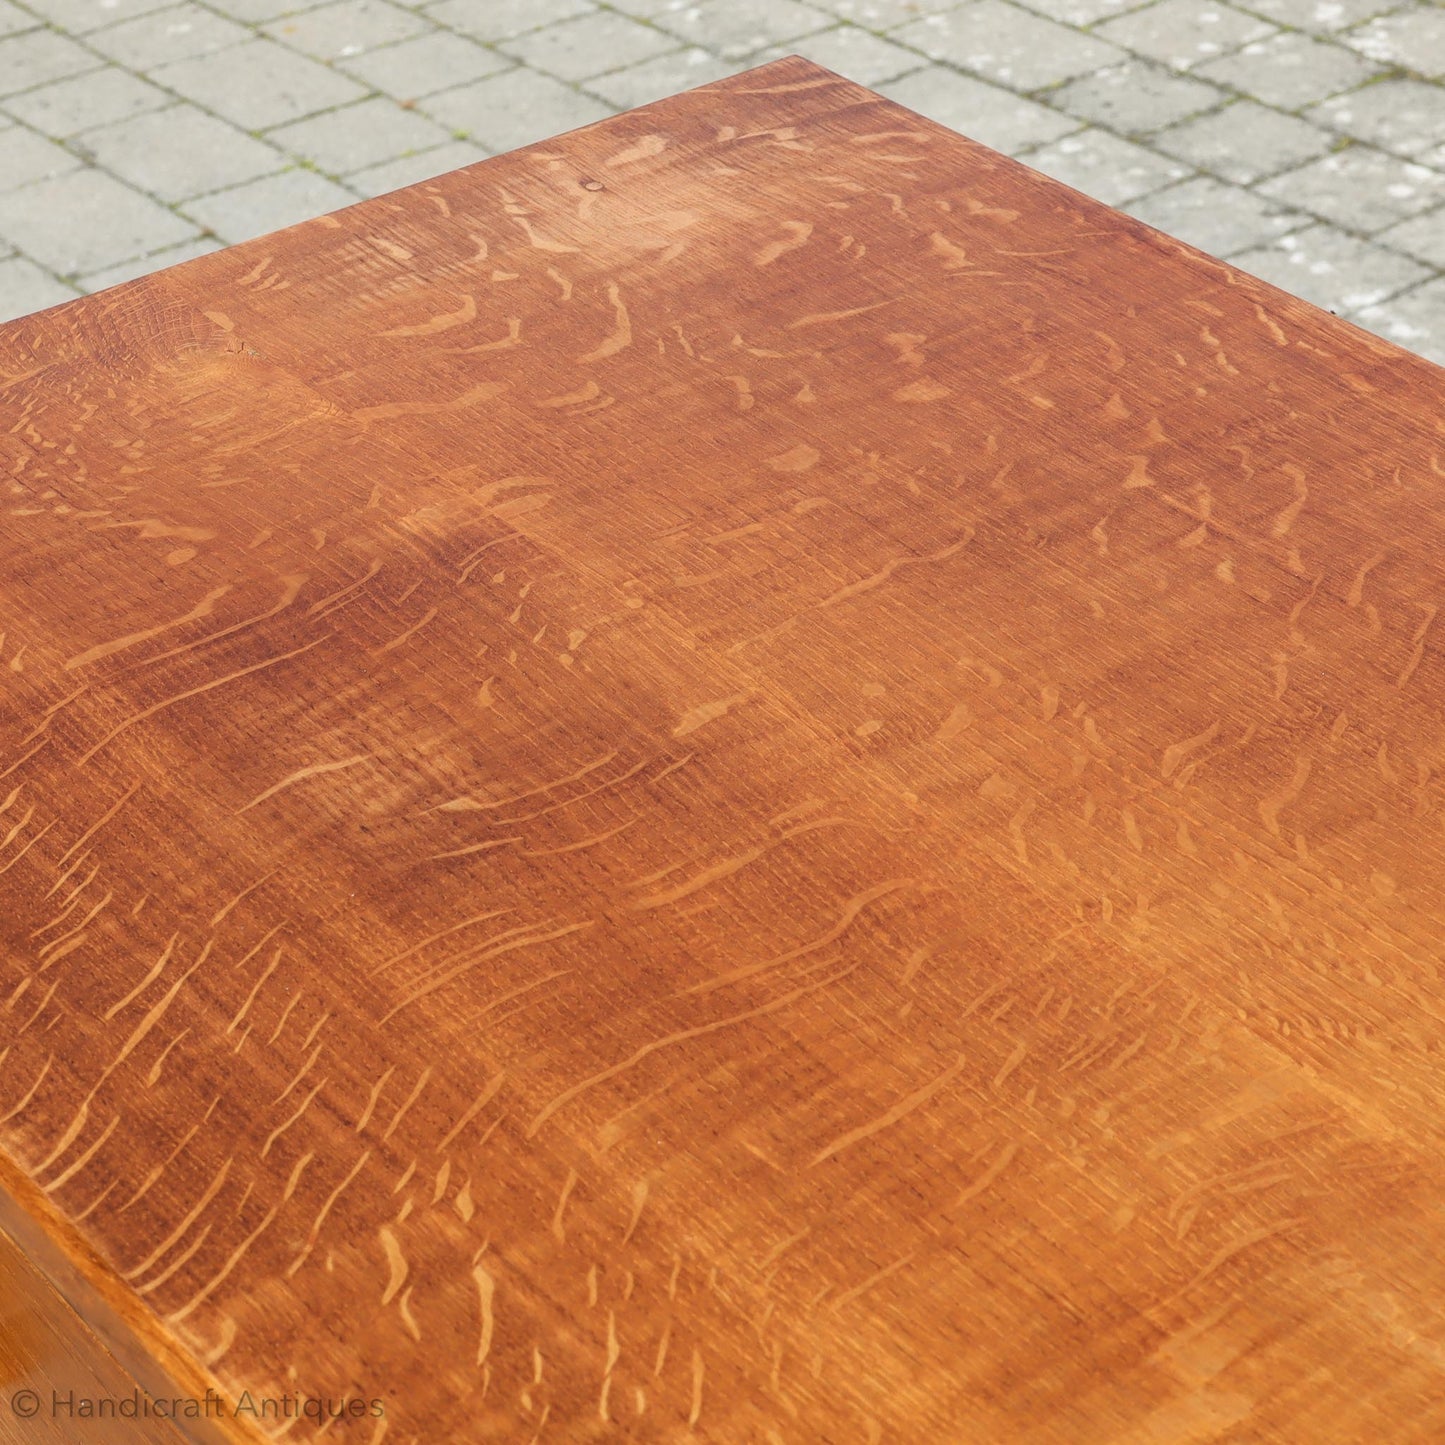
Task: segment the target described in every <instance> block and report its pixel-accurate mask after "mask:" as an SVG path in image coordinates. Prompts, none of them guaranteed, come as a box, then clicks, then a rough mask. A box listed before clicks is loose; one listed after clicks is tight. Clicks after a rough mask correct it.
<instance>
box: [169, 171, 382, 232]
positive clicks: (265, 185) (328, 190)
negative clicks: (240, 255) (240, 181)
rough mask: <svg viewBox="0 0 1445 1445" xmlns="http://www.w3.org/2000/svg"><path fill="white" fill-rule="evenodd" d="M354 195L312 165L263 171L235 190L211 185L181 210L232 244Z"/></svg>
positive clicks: (350, 202) (340, 203)
mask: <svg viewBox="0 0 1445 1445" xmlns="http://www.w3.org/2000/svg"><path fill="white" fill-rule="evenodd" d="M358 199H359V197H358V196H357V195H356V194H355V193H354V192H353V191H349V190H347V189H345V188H344V187H342V186H339V185H337V184H336V182H335V181H328V180H327V179H326V178H325V177H324V176H318V175H317V174H316V172H315V171H307V170H300V169H297V170H294V171H282V172H281V173H280V174H279V175H274V176H265V177H263V178H262V179H261V180H259V181H250V182H248V183H247V184H246V185H244V186H236V187H235V188H234V189H233V190H229V191H215V192H213V193H212V194H211V195H209V196H202V197H201V198H200V199H199V200H195V201H188V202H187V203H186V205H185V207H184V210H185V213H186V215H188V216H190V217H192V218H193V219H194V220H195V221H197V222H199V223H200V224H201V225H202V226H204V227H205V228H206V229H207V230H208V231H214V232H215V234H216V235H218V236H219V237H220V238H221V239H222V240H223V241H229V242H231V243H233V244H234V243H235V242H237V241H249V240H250V239H251V238H252V237H253V236H264V235H266V234H267V233H268V232H270V231H279V230H281V229H282V227H284V226H294V225H296V224H297V222H299V221H309V220H311V218H312V217H313V216H322V215H325V214H326V213H327V212H329V211H339V210H340V209H341V208H342V207H343V206H350V205H354V204H355V203H356V201H357V200H358Z"/></svg>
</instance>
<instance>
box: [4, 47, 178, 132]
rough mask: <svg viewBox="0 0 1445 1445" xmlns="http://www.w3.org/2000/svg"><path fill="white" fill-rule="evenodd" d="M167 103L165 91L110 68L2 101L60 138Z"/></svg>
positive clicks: (13, 111)
mask: <svg viewBox="0 0 1445 1445" xmlns="http://www.w3.org/2000/svg"><path fill="white" fill-rule="evenodd" d="M170 103H171V97H170V96H168V95H167V94H166V93H165V91H163V90H157V89H156V87H155V86H153V85H149V84H147V82H145V81H144V80H142V79H141V78H140V77H139V76H138V75H132V74H131V73H130V71H128V70H122V69H121V68H120V67H119V66H116V65H109V66H107V67H106V68H105V69H104V70H93V71H91V72H90V73H89V74H88V75H82V76H77V77H74V78H72V79H70V80H57V81H56V82H55V83H54V84H53V85H42V86H41V87H40V88H39V89H38V90H27V91H23V92H22V93H21V94H19V95H13V96H11V97H10V99H9V100H7V101H6V102H5V109H6V110H8V111H9V112H10V114H11V115H14V116H18V117H19V118H20V119H21V120H23V121H25V122H27V123H28V124H30V125H33V126H34V127H35V128H36V129H37V130H42V131H44V132H45V134H46V135H53V136H59V137H62V138H63V137H65V136H69V135H74V134H76V132H77V131H82V130H89V129H90V127H91V126H96V125H110V124H113V123H114V122H115V121H119V120H126V119H127V118H129V117H130V116H133V115H139V114H140V113H141V112H142V111H147V110H155V109H157V108H158V107H160V106H163V105H169V104H170Z"/></svg>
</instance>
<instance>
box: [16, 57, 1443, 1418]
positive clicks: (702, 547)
mask: <svg viewBox="0 0 1445 1445" xmlns="http://www.w3.org/2000/svg"><path fill="white" fill-rule="evenodd" d="M0 374H3V376H4V389H3V396H4V408H5V415H6V417H7V419H8V421H7V426H6V429H5V433H4V436H3V442H4V446H5V449H6V454H7V458H8V481H6V483H5V485H4V497H3V500H4V508H3V512H0V631H3V634H4V640H3V644H0V825H3V826H0V845H3V846H0V962H3V970H4V977H3V980H0V998H3V1003H0V1009H3V1012H0V1019H3V1022H0V1031H3V1039H0V1045H3V1047H4V1049H5V1052H4V1054H3V1064H0V1117H3V1121H4V1122H3V1126H0V1138H3V1148H4V1151H5V1153H6V1154H7V1155H8V1158H9V1160H10V1161H11V1165H10V1166H9V1168H10V1176H11V1181H12V1182H11V1188H12V1192H13V1193H15V1194H16V1197H17V1198H18V1199H20V1201H21V1202H22V1203H23V1205H24V1208H25V1211H26V1212H27V1214H28V1215H29V1216H30V1217H32V1218H35V1219H39V1220H41V1221H42V1223H43V1226H44V1229H45V1231H46V1232H47V1234H48V1235H49V1236H50V1237H52V1238H55V1239H58V1240H60V1241H61V1242H62V1244H63V1245H64V1248H65V1251H66V1253H67V1255H68V1257H70V1258H72V1259H74V1260H78V1261H80V1263H81V1266H83V1269H84V1272H86V1273H87V1276H88V1277H89V1278H91V1279H92V1281H95V1282H98V1283H99V1285H100V1287H101V1288H102V1289H103V1290H105V1291H106V1292H107V1293H108V1297H109V1298H110V1299H111V1300H112V1302H113V1303H115V1304H116V1306H117V1308H119V1309H120V1311H121V1312H122V1314H124V1315H125V1317H126V1318H127V1320H128V1321H129V1322H130V1324H131V1325H132V1326H133V1327H134V1328H136V1329H137V1330H138V1331H140V1332H141V1334H142V1335H143V1336H144V1337H145V1338H146V1339H147V1340H148V1341H149V1348H151V1349H153V1350H155V1351H156V1352H158V1353H159V1354H161V1355H164V1354H165V1352H166V1351H168V1350H169V1351H172V1352H173V1355H174V1357H175V1358H176V1359H179V1360H181V1361H182V1365H181V1367H180V1368H181V1369H182V1373H184V1371H185V1369H187V1368H193V1371H194V1372H195V1373H194V1377H195V1378H196V1379H200V1378H203V1374H202V1372H203V1371H204V1370H206V1369H209V1370H210V1371H211V1372H213V1375H214V1377H215V1378H216V1379H217V1380H219V1381H220V1382H221V1384H222V1385H223V1386H224V1387H225V1388H226V1389H227V1390H228V1391H230V1392H232V1394H235V1393H237V1392H239V1391H240V1390H242V1389H243V1388H249V1389H251V1390H253V1391H256V1392H266V1391H269V1392H270V1393H272V1394H277V1395H279V1394H280V1393H282V1392H283V1391H286V1390H288V1389H289V1390H290V1391H292V1392H295V1391H298V1390H299V1391H303V1392H305V1393H308V1394H310V1395H312V1396H332V1397H338V1396H341V1395H344V1394H348V1393H349V1394H352V1395H361V1396H364V1397H367V1398H371V1397H382V1398H383V1399H384V1400H385V1401H386V1409H387V1417H386V1425H387V1428H386V1431H385V1435H386V1440H387V1445H398V1442H409V1441H423V1440H424V1441H439V1440H458V1441H461V1440H473V1439H475V1440H483V1439H488V1440H490V1439H496V1440H509V1441H528V1440H532V1439H534V1438H539V1439H541V1440H543V1441H546V1440H561V1441H576V1440H588V1439H599V1440H601V1439H635V1440H659V1441H682V1440H688V1439H698V1440H711V1441H721V1442H742V1441H748V1442H814V1441H824V1440H828V1441H859V1442H871V1441H898V1442H934V1441H945V1440H947V1441H965V1440H966V1441H980V1442H1002V1441H1027V1442H1030V1445H1035V1442H1050V1445H1052V1442H1060V1445H1076V1442H1079V1441H1089V1442H1118V1445H1141V1442H1146V1441H1150V1442H1158V1441H1189V1442H1196V1441H1206V1440H1226V1439H1228V1440H1234V1441H1244V1440H1249V1441H1278V1442H1289V1445H1298V1442H1300V1441H1311V1442H1315V1441H1339V1442H1358V1441H1361V1440H1365V1439H1372V1440H1387V1439H1388V1440H1389V1441H1391V1442H1402V1441H1435V1440H1439V1439H1441V1438H1442V1437H1445V1309H1442V1305H1445V1294H1442V1280H1445V1266H1442V1264H1441V1256H1442V1249H1441V1244H1442V1239H1441V1234H1442V1225H1441V1214H1440V1200H1441V1196H1442V1188H1445V1165H1442V1162H1441V1161H1442V1155H1441V1145H1442V1134H1445V1126H1442V1122H1441V1119H1442V1114H1441V1108H1440V1105H1441V1102H1442V1089H1441V1081H1442V1073H1441V1068H1442V1065H1441V1060H1442V1057H1445V1055H1442V1046H1445V993H1442V987H1441V972H1440V959H1441V956H1442V934H1445V928H1442V907H1441V900H1442V884H1445V865H1442V862H1441V841H1442V822H1445V722H1442V697H1445V659H1442V653H1441V640H1442V632H1441V627H1442V626H1445V623H1440V622H1439V620H1438V618H1437V609H1438V607H1439V606H1440V604H1441V600H1442V595H1445V588H1442V580H1445V579H1442V565H1445V564H1442V561H1441V558H1442V542H1445V507H1442V500H1445V460H1442V459H1445V424H1442V421H1441V420H1440V418H1441V417H1442V415H1445V373H1442V372H1440V371H1439V370H1437V369H1435V368H1433V367H1431V366H1430V365H1428V364H1427V363H1425V362H1423V361H1421V360H1418V359H1416V358H1413V357H1411V356H1408V355H1406V354H1404V353H1403V352H1400V351H1398V350H1395V349H1394V348H1391V347H1389V346H1387V345H1385V344H1384V343H1381V342H1378V341H1376V340H1374V339H1372V338H1370V337H1368V336H1366V335H1365V334H1363V333H1362V332H1360V331H1358V330H1355V329H1354V328H1352V327H1351V326H1349V325H1347V324H1345V323H1344V322H1340V321H1336V320H1333V319H1332V318H1330V317H1328V316H1326V315H1325V314H1323V313H1322V312H1319V311H1316V310H1314V309H1313V308H1311V307H1309V306H1307V305H1305V304H1303V303H1301V302H1298V301H1295V300H1293V299H1291V298H1289V297H1287V296H1285V295H1283V294H1281V293H1280V292H1278V291H1275V290H1273V289H1271V288H1270V287H1268V286H1266V285H1263V284H1262V283H1260V282H1257V281H1254V280H1252V279H1250V278H1248V277H1245V276H1243V275H1241V274H1239V273H1238V272H1236V271H1233V270H1232V269H1230V268H1229V267H1227V266H1225V265H1222V264H1220V263H1217V262H1213V261H1210V260H1209V259H1207V258H1205V257H1203V256H1201V255H1200V254H1198V253H1196V252H1194V251H1191V250H1189V249H1188V248H1186V247H1183V246H1181V245H1179V244H1178V243H1175V242H1173V241H1170V240H1169V239H1167V238H1165V237H1162V236H1160V235H1158V234H1157V233H1154V232H1151V231H1149V230H1147V229H1146V228H1144V227H1143V226H1141V225H1139V224H1138V223H1136V222H1134V221H1132V220H1130V219H1129V218H1127V217H1125V216H1121V215H1118V214H1116V213H1114V212H1112V211H1110V210H1108V209H1106V208H1104V207H1102V206H1100V205H1097V204H1095V203H1093V202H1091V201H1088V200H1086V199H1084V198H1083V197H1081V196H1078V195H1076V194H1075V193H1073V192H1071V191H1068V190H1066V189H1064V188H1063V187H1061V186H1059V185H1057V184H1054V183H1053V182H1051V181H1049V180H1046V179H1043V178H1041V177H1039V176H1037V175H1035V174H1033V173H1031V172H1029V171H1027V170H1026V169H1024V168H1023V167H1021V166H1019V165H1017V164H1015V163H1013V162H1011V161H1009V160H1006V159H1004V158H1002V157H1000V156H998V155H995V154H993V153H992V152H990V151H988V150H986V149H984V148H982V147H980V146H977V145H975V144H973V143H971V142H969V141H967V140H963V139H960V138H959V137H957V136H955V135H953V134H951V133H950V132H948V131H946V130H944V129H942V128H940V127H938V126H935V125H933V124H930V123H928V122H926V121H924V120H921V119H919V118H918V117H916V116H914V115H912V114H910V113H908V112H906V111H904V110H902V109H900V108H899V107H898V106H896V105H894V104H891V103H889V102H887V101H884V100H882V99H880V98H879V97H877V96H876V95H873V94H871V93H869V92H868V91H865V90H863V89H861V88H859V87H858V86H856V85H853V84H850V83H848V82H845V81H842V80H840V79H838V78H837V77H835V76H832V75H830V74H829V73H827V72H825V71H822V70H819V69H817V68H816V67H814V66H811V65H809V64H806V63H804V62H802V61H800V60H796V59H792V60H787V61H781V62H778V63H777V64H774V65H770V66H767V67H764V68H763V69H760V70H755V71H752V72H750V73H748V74H745V75H742V76H738V77H736V78H734V79H731V80H728V81H724V82H721V83H719V84H717V85H712V86H709V87H706V88H704V89H702V90H698V91H694V92H692V93H690V94H687V95H682V96H678V97H676V98H674V99H671V100H667V101H664V102H661V103H659V104H657V105H654V106H650V107H647V108H645V109H643V110H640V111H636V112H633V113H631V114H628V115H624V116H620V117H618V118H616V119H614V120H610V121H607V122H604V123H603V124H601V125H597V126H594V127H591V128H589V129H587V130H583V131H579V132H577V133H575V134H572V135H568V136H565V137H563V138H561V139H558V140H556V141H553V142H549V143H546V144H542V145H537V146H533V147H530V148H528V149H525V150H522V151H518V152H516V153H514V154H512V155H509V156H505V157H502V158H500V159H497V160H492V161H487V162H485V163H483V164H482V165H479V166H476V167H473V168H471V169H469V170H466V171H461V172H458V173H456V174H454V175H450V176H446V177H443V178H441V179H439V180H436V181H433V182H429V183H427V184H425V185H422V186H418V187H416V188H413V189H411V190H408V191H404V192H400V193H398V194H396V195H394V196H390V197H385V198H383V199H380V200H376V201H372V202H370V203H367V204H365V205H360V206H357V207H355V208H353V209H351V210H348V211H344V212H341V213H339V214H337V215H334V216H330V217H325V218H322V219H321V220H317V221H313V222H310V223H308V224H306V225H303V226H298V227H296V228H295V229H292V230H289V231H286V232H283V233H281V234H279V235H274V236H268V237H265V238H263V239H261V240H258V241H255V242H253V243H251V244H249V245H245V246H241V247H237V248H235V249H233V250H230V251H226V252H222V253H219V254H217V255H214V256H211V257H208V258H205V259H203V260H200V261H195V262H192V263H190V264H188V265H185V266H182V267H180V268H178V269H176V270H173V271H168V272H165V273H163V274H161V275H159V276H155V277H151V278H148V279H145V280H141V281H137V282H134V283H131V284H129V285H126V286H122V287H119V288H117V289H115V290H113V291H109V292H106V293H104V294H103V295H101V296H98V297H96V298H94V299H88V300H82V301H78V302H75V303H73V304H70V305H67V306H63V307H61V308H58V309H56V310H52V311H49V312H47V313H45V314H43V315H41V316H38V317H33V318H30V319H27V320H24V321H20V322H16V323H14V324H12V325H10V326H8V327H7V328H5V329H4V330H3V331H0ZM37 1186H38V1187H37ZM186 1362H190V1363H189V1364H187V1363H186ZM237 1428H238V1429H239V1428H240V1427H237ZM309 1429H310V1427H309V1426H306V1425H303V1426H301V1427H299V1428H298V1429H296V1430H294V1431H293V1432H292V1434H291V1435H290V1436H289V1437H288V1438H291V1439H305V1438H308V1434H307V1432H308V1430H309ZM378 1429H379V1427H378V1425H377V1422H375V1421H373V1420H371V1419H367V1420H364V1421H361V1422H358V1423H354V1424H348V1425H346V1426H344V1427H342V1426H337V1427H335V1428H334V1430H333V1432H332V1434H331V1438H347V1439H356V1440H359V1441H360V1440H377V1439H379V1438H380V1434H379V1433H376V1432H377V1431H378Z"/></svg>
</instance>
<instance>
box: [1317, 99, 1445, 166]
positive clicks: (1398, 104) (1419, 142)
mask: <svg viewBox="0 0 1445 1445" xmlns="http://www.w3.org/2000/svg"><path fill="white" fill-rule="evenodd" d="M1309 118H1310V119H1311V120H1315V121H1318V122H1319V123H1320V124H1321V125H1327V126H1330V127H1332V128H1333V129H1335V130H1338V131H1343V132H1344V133H1345V134H1346V135H1352V136H1354V137H1355V138H1356V139H1357V140H1364V141H1369V142H1370V143H1371V144H1372V145H1377V146H1379V147H1380V149H1381V150H1387V151H1394V152H1395V154H1396V155H1402V156H1418V155H1421V154H1422V153H1423V152H1424V151H1426V150H1428V149H1429V148H1430V147H1431V146H1433V145H1435V144H1437V143H1438V142H1440V141H1445V89H1442V88H1441V87H1440V86H1438V85H1426V84H1425V83H1424V82H1423V81H1419V80H1381V81H1377V82H1376V83H1375V84H1374V85H1367V86H1365V87H1364V88H1363V89H1362V90H1357V91H1354V92H1353V93H1352V94H1350V95H1340V96H1336V97H1335V99H1333V100H1329V101H1326V102H1325V103H1324V104H1323V105H1320V106H1316V107H1315V109H1313V110H1312V111H1310V112H1309Z"/></svg>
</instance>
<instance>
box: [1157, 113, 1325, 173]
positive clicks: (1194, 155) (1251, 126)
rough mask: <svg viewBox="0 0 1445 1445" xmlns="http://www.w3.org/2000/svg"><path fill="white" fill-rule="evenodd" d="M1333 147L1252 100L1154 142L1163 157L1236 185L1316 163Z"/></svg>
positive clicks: (1318, 133) (1304, 124)
mask: <svg viewBox="0 0 1445 1445" xmlns="http://www.w3.org/2000/svg"><path fill="white" fill-rule="evenodd" d="M1333 141H1334V137H1333V136H1331V135H1329V134H1328V133H1327V132H1326V131H1322V130H1320V129H1319V127H1318V126H1313V125H1310V124H1309V122H1308V121H1303V120H1300V119H1299V117H1298V116H1293V115H1285V114H1284V113H1283V112H1282V111H1278V110H1270V109H1269V107H1268V106H1264V105H1259V104H1257V103H1256V102H1255V101H1252V100H1237V101H1235V102H1234V103H1233V104H1232V105H1227V106H1225V107H1224V109H1223V110H1216V111H1212V112H1211V113H1210V114H1209V115H1202V116H1199V117H1197V118H1196V119H1194V120H1186V121H1183V122H1182V123H1181V124H1179V125H1175V126H1170V127H1169V128H1168V129H1167V130H1163V131H1160V132H1159V134H1158V135H1156V136H1155V137H1154V144H1155V145H1157V146H1158V147H1159V149H1160V150H1162V151H1164V152H1166V153H1167V154H1169V155H1171V156H1178V157H1179V158H1180V159H1181V160H1186V161H1189V162H1190V164H1192V165H1195V166H1198V167H1199V168H1200V169H1201V170H1206V171H1213V172H1214V174H1215V175H1217V176H1223V177H1224V179H1225V180H1227V181H1236V182H1238V183H1239V184H1240V185H1249V184H1251V183H1252V182H1254V181H1257V180H1260V179H1261V178H1262V177H1264V176H1272V175H1277V174H1278V173H1279V172H1280V171H1283V170H1288V169H1289V168H1290V167H1291V166H1297V165H1300V164H1301V163H1302V162H1304V161H1309V160H1314V159H1315V158H1316V157H1317V156H1321V155H1323V154H1324V153H1325V152H1326V151H1327V150H1329V148H1330V146H1331V145H1332V144H1333Z"/></svg>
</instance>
